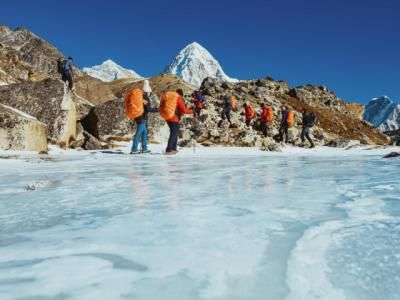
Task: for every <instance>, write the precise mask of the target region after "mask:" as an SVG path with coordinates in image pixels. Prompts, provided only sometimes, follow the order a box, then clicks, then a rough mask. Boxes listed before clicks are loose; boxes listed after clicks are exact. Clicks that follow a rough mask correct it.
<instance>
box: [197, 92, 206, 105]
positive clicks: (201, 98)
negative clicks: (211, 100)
mask: <svg viewBox="0 0 400 300" xmlns="http://www.w3.org/2000/svg"><path fill="white" fill-rule="evenodd" d="M196 99H197V100H199V101H200V103H201V104H206V98H204V96H203V95H202V94H200V93H198V94H197V95H196Z"/></svg>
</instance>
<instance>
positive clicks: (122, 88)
mask: <svg viewBox="0 0 400 300" xmlns="http://www.w3.org/2000/svg"><path fill="white" fill-rule="evenodd" d="M143 80H144V79H139V80H137V79H136V80H135V79H134V80H132V79H120V80H116V81H112V82H109V83H107V85H108V86H109V88H110V89H111V90H112V92H113V93H114V94H115V96H117V97H118V98H121V97H123V95H124V93H125V92H126V91H128V90H131V89H134V88H142V86H143ZM148 80H149V82H150V85H151V88H152V89H153V92H154V93H155V94H156V95H157V96H158V97H160V96H161V95H162V94H163V93H164V92H166V91H170V90H176V89H178V88H181V89H183V91H184V92H185V94H191V93H192V92H193V91H194V90H195V87H193V86H191V85H190V84H188V83H186V82H184V81H183V80H182V79H181V78H180V77H178V76H176V75H173V74H161V75H157V76H154V77H152V78H149V79H148Z"/></svg>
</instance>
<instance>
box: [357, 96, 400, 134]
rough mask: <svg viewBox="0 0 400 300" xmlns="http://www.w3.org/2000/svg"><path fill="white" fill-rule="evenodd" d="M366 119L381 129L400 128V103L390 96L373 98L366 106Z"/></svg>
mask: <svg viewBox="0 0 400 300" xmlns="http://www.w3.org/2000/svg"><path fill="white" fill-rule="evenodd" d="M363 118H364V120H366V121H368V122H370V123H371V124H373V125H374V126H375V127H376V128H378V129H379V130H380V131H383V132H385V131H392V130H397V129H399V128H400V104H399V103H395V102H394V101H393V100H392V99H391V98H390V97H388V96H385V95H384V96H381V97H376V98H372V99H371V100H370V101H369V102H368V103H367V105H366V106H365V112H364V116H363Z"/></svg>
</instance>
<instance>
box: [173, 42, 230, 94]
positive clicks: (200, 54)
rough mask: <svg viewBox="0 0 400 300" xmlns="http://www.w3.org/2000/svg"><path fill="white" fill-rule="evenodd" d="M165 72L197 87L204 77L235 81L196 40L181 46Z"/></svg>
mask: <svg viewBox="0 0 400 300" xmlns="http://www.w3.org/2000/svg"><path fill="white" fill-rule="evenodd" d="M165 73H172V74H176V75H178V76H179V77H181V78H182V79H183V80H184V81H186V82H188V83H190V84H192V85H194V86H197V87H199V86H200V85H201V83H202V82H203V80H204V79H205V78H206V77H212V78H217V79H221V80H225V81H237V80H236V79H232V78H230V77H229V76H228V75H226V74H225V72H224V70H223V69H222V67H221V65H220V64H219V62H218V61H217V60H216V59H215V58H214V57H213V56H212V55H211V53H210V52H208V50H207V49H205V48H204V47H203V46H201V45H200V44H199V43H197V42H193V43H191V44H189V45H187V46H186V47H185V48H183V49H182V50H181V51H180V52H179V53H178V55H177V56H176V57H175V58H174V60H173V61H172V63H171V64H170V65H169V66H168V67H167V68H166V69H165Z"/></svg>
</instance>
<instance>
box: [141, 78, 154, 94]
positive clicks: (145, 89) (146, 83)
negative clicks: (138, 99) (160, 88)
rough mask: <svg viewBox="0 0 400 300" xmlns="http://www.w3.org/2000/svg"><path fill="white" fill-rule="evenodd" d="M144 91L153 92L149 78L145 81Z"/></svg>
mask: <svg viewBox="0 0 400 300" xmlns="http://www.w3.org/2000/svg"><path fill="white" fill-rule="evenodd" d="M143 92H145V93H149V94H150V93H151V92H152V90H151V87H150V83H149V81H148V80H147V79H146V80H144V81H143Z"/></svg>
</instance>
